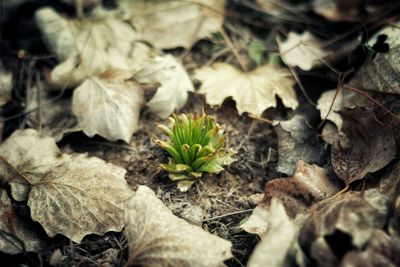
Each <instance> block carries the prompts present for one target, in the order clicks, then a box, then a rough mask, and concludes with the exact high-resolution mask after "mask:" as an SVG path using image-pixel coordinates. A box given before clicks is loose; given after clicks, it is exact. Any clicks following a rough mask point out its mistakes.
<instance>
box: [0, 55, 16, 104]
mask: <svg viewBox="0 0 400 267" xmlns="http://www.w3.org/2000/svg"><path fill="white" fill-rule="evenodd" d="M12 85H13V84H12V73H11V72H8V71H6V70H4V69H3V68H2V67H1V62H0V106H3V105H4V104H6V103H7V102H8V101H9V100H11V90H12Z"/></svg>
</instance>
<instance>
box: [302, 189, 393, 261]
mask: <svg viewBox="0 0 400 267" xmlns="http://www.w3.org/2000/svg"><path fill="white" fill-rule="evenodd" d="M380 196H381V197H383V198H384V195H383V194H381V195H380ZM385 205H386V208H388V207H389V206H388V202H387V201H386V203H385ZM386 216H387V214H386ZM386 218H387V217H386ZM381 219H382V218H381V214H380V212H379V211H377V210H376V209H375V208H374V207H373V206H372V205H371V204H370V203H369V202H368V201H366V200H365V199H363V198H362V197H361V196H360V194H358V193H355V192H349V193H346V194H343V195H341V196H339V198H335V199H327V200H325V201H323V202H321V203H319V204H318V205H317V207H316V209H315V210H314V215H313V216H309V218H308V219H307V220H306V221H305V223H304V225H303V227H302V228H301V230H300V236H299V242H300V245H301V246H302V248H303V250H304V251H306V252H307V251H308V252H309V253H311V256H312V258H314V259H315V260H318V258H319V261H321V262H323V259H325V260H326V262H331V264H330V265H327V266H332V264H334V263H335V262H336V263H337V262H339V260H340V259H341V257H342V256H343V255H345V254H346V253H347V252H348V251H350V250H353V249H360V250H361V249H363V247H364V246H365V245H366V244H367V243H368V242H369V240H371V239H372V238H373V233H374V228H381V227H383V226H384V224H385V223H382V220H381ZM338 244H340V245H338ZM321 255H324V257H323V258H320V257H321ZM334 266H337V264H336V265H334Z"/></svg>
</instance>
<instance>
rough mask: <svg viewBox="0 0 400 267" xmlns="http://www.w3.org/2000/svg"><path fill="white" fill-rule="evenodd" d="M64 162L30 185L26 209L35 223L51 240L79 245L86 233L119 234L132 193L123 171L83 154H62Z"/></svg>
mask: <svg viewBox="0 0 400 267" xmlns="http://www.w3.org/2000/svg"><path fill="white" fill-rule="evenodd" d="M64 158H65V160H64V163H63V164H62V165H61V166H58V167H57V168H53V169H52V170H51V171H50V172H49V173H47V174H46V175H45V176H43V177H41V179H40V180H39V181H37V182H35V183H32V184H31V187H32V189H31V192H30V193H29V199H28V206H29V207H30V210H31V216H32V219H33V220H34V221H37V222H39V223H40V224H41V225H42V226H43V228H44V229H45V231H46V233H47V234H48V235H49V236H50V237H53V236H55V235H56V234H63V235H65V236H66V237H68V238H70V239H71V240H72V241H74V242H76V243H80V242H81V240H82V239H83V237H84V236H86V235H88V234H93V233H94V234H98V235H103V234H105V233H106V232H108V231H116V232H119V231H121V230H122V228H123V227H124V220H123V215H124V210H125V204H126V202H127V201H128V200H129V199H130V198H131V197H132V195H133V192H132V191H131V190H130V189H129V187H128V184H127V183H126V181H125V173H126V171H125V169H123V168H120V167H117V166H115V165H113V164H110V163H106V162H104V161H103V160H101V159H99V158H95V157H91V158H88V157H87V156H86V155H82V154H78V155H66V154H65V155H64Z"/></svg>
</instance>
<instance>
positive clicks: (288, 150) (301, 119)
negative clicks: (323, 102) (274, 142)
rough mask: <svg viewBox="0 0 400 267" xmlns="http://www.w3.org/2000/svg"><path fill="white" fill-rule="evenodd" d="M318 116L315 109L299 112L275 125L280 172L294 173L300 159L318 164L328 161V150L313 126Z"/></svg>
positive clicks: (278, 168)
mask: <svg viewBox="0 0 400 267" xmlns="http://www.w3.org/2000/svg"><path fill="white" fill-rule="evenodd" d="M317 116H318V114H317V113H316V112H314V111H306V112H298V113H297V114H295V115H294V116H293V118H291V119H290V120H287V121H280V122H279V124H277V125H275V126H274V129H275V131H276V133H277V136H278V152H279V158H278V166H277V171H278V172H281V173H284V174H287V175H292V174H293V173H294V171H295V169H296V164H297V162H298V161H299V160H302V161H306V162H309V163H316V164H318V165H322V164H324V163H325V162H326V160H327V150H326V149H325V147H324V143H323V142H322V140H320V139H319V138H318V131H317V129H316V128H312V126H311V125H312V124H314V123H313V122H314V121H315V119H317Z"/></svg>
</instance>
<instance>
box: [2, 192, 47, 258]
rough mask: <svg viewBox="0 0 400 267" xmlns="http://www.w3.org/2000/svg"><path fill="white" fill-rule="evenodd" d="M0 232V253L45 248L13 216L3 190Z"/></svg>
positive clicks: (33, 233)
mask: <svg viewBox="0 0 400 267" xmlns="http://www.w3.org/2000/svg"><path fill="white" fill-rule="evenodd" d="M0 231H1V234H0V251H1V252H3V253H7V254H18V253H23V252H39V251H40V250H42V249H43V248H44V246H45V243H44V241H43V240H42V239H41V238H40V237H39V235H38V234H37V233H36V232H35V231H34V230H33V229H30V228H29V226H28V225H27V224H25V223H24V222H23V221H22V220H21V219H20V218H19V217H18V216H17V214H15V212H14V210H13V207H12V204H11V201H10V199H9V198H8V196H7V192H6V191H5V190H4V189H0ZM21 242H22V243H21Z"/></svg>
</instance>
